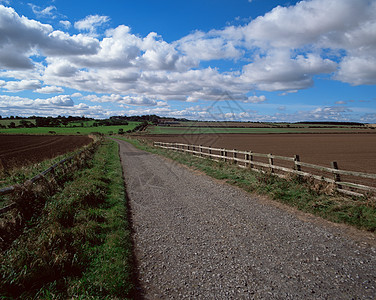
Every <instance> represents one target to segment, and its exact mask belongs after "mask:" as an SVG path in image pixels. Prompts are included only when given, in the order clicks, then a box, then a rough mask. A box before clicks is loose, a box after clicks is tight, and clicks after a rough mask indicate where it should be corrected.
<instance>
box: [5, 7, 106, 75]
mask: <svg viewBox="0 0 376 300" xmlns="http://www.w3.org/2000/svg"><path fill="white" fill-rule="evenodd" d="M0 45H1V48H0V69H31V68H33V67H34V66H35V63H34V62H33V61H32V60H31V59H30V58H29V57H30V56H31V55H39V54H40V53H42V54H45V55H51V56H56V55H59V56H67V55H70V56H71V55H83V54H94V53H96V52H97V50H98V47H99V42H98V41H97V40H95V39H93V38H90V37H88V36H83V35H73V36H70V35H68V34H66V33H63V32H61V31H54V30H53V28H52V26H51V25H48V24H42V23H40V22H37V21H35V20H30V19H28V18H26V17H20V16H19V15H18V14H17V13H16V12H15V11H14V9H13V8H8V7H4V6H3V5H0Z"/></svg>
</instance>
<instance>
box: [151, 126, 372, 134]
mask: <svg viewBox="0 0 376 300" xmlns="http://www.w3.org/2000/svg"><path fill="white" fill-rule="evenodd" d="M365 130H366V129H361V128H359V129H358V128H355V129H354V128H351V127H350V126H349V127H333V128H324V127H322V128H230V127H228V128H225V127H223V128H221V127H189V126H187V127H182V126H179V127H176V126H149V127H148V129H147V132H148V133H149V134H206V133H260V134H262V133H320V132H349V131H357V132H358V131H365Z"/></svg>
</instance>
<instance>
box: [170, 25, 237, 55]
mask: <svg viewBox="0 0 376 300" xmlns="http://www.w3.org/2000/svg"><path fill="white" fill-rule="evenodd" d="M211 35H213V36H211ZM176 45H177V48H178V49H179V50H180V51H181V52H182V53H184V54H185V55H187V56H188V57H190V58H192V59H194V60H197V61H200V60H213V59H234V58H239V57H241V56H242V54H243V53H242V51H240V50H239V49H237V48H236V47H235V45H234V43H233V42H232V41H231V40H227V39H225V38H224V37H222V36H220V35H216V34H215V31H212V33H210V32H209V33H208V34H205V33H204V32H200V31H197V32H195V33H193V34H190V35H188V36H185V37H184V38H182V39H181V40H179V41H178V42H177V43H176Z"/></svg>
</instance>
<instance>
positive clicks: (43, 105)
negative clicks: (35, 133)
mask: <svg viewBox="0 0 376 300" xmlns="http://www.w3.org/2000/svg"><path fill="white" fill-rule="evenodd" d="M121 113H122V112H119V111H111V110H107V109H104V108H103V107H101V106H98V105H96V106H89V105H86V104H84V103H79V104H77V105H74V103H73V101H72V99H71V97H70V96H68V95H59V96H55V97H51V98H47V99H39V98H38V99H35V100H33V99H29V98H22V97H18V96H7V95H0V115H3V116H10V115H18V116H30V115H38V116H58V115H65V116H68V115H72V116H82V115H85V116H87V117H93V118H106V117H109V116H111V115H119V114H121Z"/></svg>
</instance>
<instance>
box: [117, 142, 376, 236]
mask: <svg viewBox="0 0 376 300" xmlns="http://www.w3.org/2000/svg"><path fill="white" fill-rule="evenodd" d="M123 139H124V140H127V141H128V142H130V143H132V144H133V145H134V146H136V147H137V148H139V149H142V150H145V151H149V152H152V153H155V154H159V155H163V156H165V157H168V158H170V159H173V160H175V161H177V162H179V163H181V164H184V165H187V166H189V167H191V168H194V169H196V170H200V171H202V172H204V173H206V174H207V175H209V176H211V177H214V178H216V179H220V180H225V181H226V182H227V183H230V184H232V185H235V186H238V187H240V188H242V189H244V190H246V191H247V192H251V193H258V194H262V195H267V196H269V197H270V198H272V199H274V200H276V201H279V202H282V203H285V204H288V205H290V206H293V207H296V208H298V209H300V210H302V211H305V212H309V213H312V214H315V215H317V216H320V217H322V218H325V219H327V220H330V221H333V222H337V223H346V224H349V225H352V226H355V227H357V228H359V229H364V230H368V231H372V232H375V231H376V201H375V200H372V199H370V198H367V197H349V196H344V195H342V194H339V193H337V192H335V191H333V190H331V189H328V186H327V185H326V184H317V183H316V184H313V183H312V181H311V180H310V179H304V178H301V177H291V178H290V179H289V180H286V179H282V178H279V177H277V176H275V175H272V174H267V173H258V172H254V171H250V170H248V169H242V168H239V167H237V166H236V165H233V164H230V163H225V162H216V161H212V160H209V159H203V158H199V157H197V156H192V155H190V154H186V153H179V152H174V151H169V150H165V149H160V148H154V147H153V146H152V144H151V142H150V141H147V140H142V141H141V140H135V139H126V138H123Z"/></svg>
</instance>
